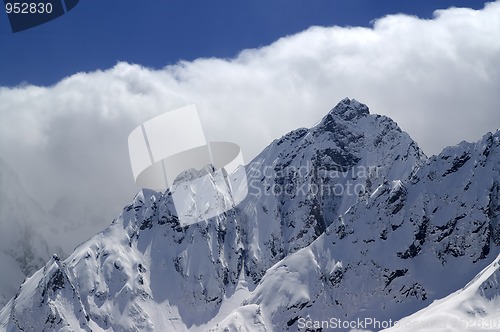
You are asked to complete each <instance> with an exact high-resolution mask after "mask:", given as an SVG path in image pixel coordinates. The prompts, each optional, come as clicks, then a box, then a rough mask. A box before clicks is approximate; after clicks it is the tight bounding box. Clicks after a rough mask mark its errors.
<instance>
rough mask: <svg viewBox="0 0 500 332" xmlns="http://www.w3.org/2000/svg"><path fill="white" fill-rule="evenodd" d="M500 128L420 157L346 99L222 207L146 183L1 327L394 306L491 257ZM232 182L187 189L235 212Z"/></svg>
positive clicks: (386, 315) (245, 318)
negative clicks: (191, 209)
mask: <svg viewBox="0 0 500 332" xmlns="http://www.w3.org/2000/svg"><path fill="white" fill-rule="evenodd" d="M499 138H500V132H497V133H496V134H494V135H493V134H487V135H485V136H484V138H483V139H482V140H481V141H479V142H478V143H475V144H472V143H466V142H462V143H460V144H459V145H457V146H455V147H451V148H447V149H445V150H444V151H443V153H441V154H440V155H438V156H433V157H431V158H429V159H427V158H426V157H425V155H424V154H423V153H422V152H421V151H420V149H419V148H418V146H417V144H416V143H415V142H414V141H412V140H411V138H410V137H409V136H408V135H407V134H406V133H405V132H403V131H401V129H399V127H398V126H397V124H396V123H394V122H393V121H392V120H390V119H389V118H387V117H384V116H379V115H372V114H370V113H369V110H368V108H367V107H366V106H365V105H363V104H360V103H359V102H357V101H355V100H349V99H344V100H342V101H341V102H340V103H339V104H338V105H337V106H336V107H335V108H334V109H332V110H331V111H330V112H329V113H328V114H327V115H326V116H325V117H324V118H323V119H322V120H321V121H320V122H319V123H318V124H317V125H316V126H314V127H313V128H310V129H298V130H296V131H293V132H291V133H289V134H287V135H285V136H284V137H283V138H281V139H279V140H276V141H274V142H273V143H271V145H270V146H268V147H267V148H266V149H265V150H264V151H263V152H262V153H261V154H260V155H259V156H258V157H257V158H256V159H255V160H254V161H253V162H252V163H251V164H250V165H248V166H247V168H246V171H247V177H248V179H249V195H248V196H247V198H246V199H245V200H244V201H243V202H242V203H241V204H240V205H238V206H237V207H233V208H232V209H230V210H229V211H226V212H224V213H220V214H219V215H218V216H217V217H214V218H212V219H210V220H205V221H202V222H199V223H196V224H192V225H188V226H182V225H181V224H180V223H179V221H178V219H177V216H176V212H175V208H174V206H173V203H172V198H171V194H170V191H167V192H165V193H157V192H154V191H151V190H147V189H144V190H142V191H141V192H140V193H139V194H138V195H137V196H136V197H135V199H134V201H133V203H132V204H131V205H129V206H127V207H126V208H125V209H124V210H123V211H122V213H121V214H120V216H119V217H118V218H117V219H116V220H115V221H113V224H112V225H111V226H110V227H109V228H108V229H106V230H105V231H103V232H102V233H100V234H98V235H96V236H95V237H93V238H92V239H91V240H89V241H87V242H86V243H84V244H82V245H81V246H79V247H78V248H77V249H76V250H75V252H74V253H73V254H72V255H70V256H69V257H68V258H67V259H65V260H62V259H59V258H58V257H57V256H55V257H53V258H52V259H51V260H50V261H49V262H48V263H47V264H46V265H45V267H44V268H43V269H41V270H39V271H38V272H36V273H35V274H34V275H33V276H32V277H31V278H30V279H28V280H27V281H26V282H25V283H24V284H23V286H22V287H21V289H20V291H19V293H18V294H17V295H16V297H14V298H13V299H12V300H11V301H10V302H9V304H8V305H7V306H6V307H5V308H4V309H3V310H2V311H0V331H17V330H24V331H34V330H42V329H46V330H68V331H76V330H92V331H105V330H114V331H119V330H124V331H128V330H130V331H132V330H141V331H143V330H145V331H148V330H150V331H153V330H155V331H170V330H178V331H187V330H189V331H207V330H213V331H239V330H241V331H287V330H289V331H297V330H300V331H303V330H305V328H304V323H305V322H310V323H312V322H314V321H319V320H325V319H330V318H341V319H345V320H352V319H358V318H363V317H373V318H376V319H380V320H383V319H393V320H394V319H400V318H401V317H404V316H407V315H409V314H411V313H413V312H415V311H417V310H420V309H422V308H424V307H425V306H427V305H429V304H430V303H431V302H432V301H433V300H435V299H439V298H442V297H444V296H446V295H448V294H450V293H451V292H453V291H456V290H457V289H459V288H461V287H463V285H464V284H465V283H466V282H467V281H468V280H471V279H472V278H473V277H474V275H476V274H477V273H478V272H479V271H480V270H481V269H483V268H484V267H486V266H487V265H488V264H489V263H490V262H491V261H492V260H493V258H494V257H496V256H497V255H498V253H499V250H498V245H499V244H500V239H499V236H500V229H499V226H498V218H499V213H500V201H499V200H498V197H499V196H498V191H499V188H500V185H499V183H500V181H499V176H500V171H499V169H498V167H499V165H500V143H499ZM207 171H210V169H207ZM184 176H189V174H187V175H184ZM225 183H226V181H225V180H224V179H223V178H221V177H220V174H216V173H213V175H212V177H211V179H210V181H209V182H207V183H204V184H203V185H204V186H212V187H213V189H216V190H217V191H218V194H217V195H215V196H214V197H205V196H204V192H206V191H202V190H197V189H199V188H190V190H191V191H192V193H193V195H194V196H193V197H192V200H191V201H192V202H198V203H197V204H201V203H203V202H212V206H210V207H209V208H212V209H217V208H218V207H219V208H220V210H221V211H224V210H226V206H227V204H231V201H232V200H231V197H230V190H229V188H227V186H224V184H225ZM174 186H177V187H175V188H179V189H182V186H184V184H183V183H182V182H177V183H176V184H175V185H174ZM175 188H174V189H175ZM443 280H446V282H443Z"/></svg>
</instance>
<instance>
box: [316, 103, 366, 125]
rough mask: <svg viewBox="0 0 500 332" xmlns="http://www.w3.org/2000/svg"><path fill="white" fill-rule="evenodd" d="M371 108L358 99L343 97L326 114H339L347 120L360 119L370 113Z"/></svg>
mask: <svg viewBox="0 0 500 332" xmlns="http://www.w3.org/2000/svg"><path fill="white" fill-rule="evenodd" d="M369 114H370V110H369V108H368V106H366V105H365V104H362V103H360V102H359V101H357V100H356V99H349V98H347V97H346V98H344V99H342V100H341V101H340V102H339V103H338V104H337V105H336V106H335V107H334V108H332V110H331V111H330V112H329V113H328V115H327V116H326V117H327V118H328V116H330V117H331V116H332V115H333V116H338V117H339V118H341V119H342V120H345V121H353V120H355V121H356V120H359V119H360V118H361V117H363V116H366V115H369Z"/></svg>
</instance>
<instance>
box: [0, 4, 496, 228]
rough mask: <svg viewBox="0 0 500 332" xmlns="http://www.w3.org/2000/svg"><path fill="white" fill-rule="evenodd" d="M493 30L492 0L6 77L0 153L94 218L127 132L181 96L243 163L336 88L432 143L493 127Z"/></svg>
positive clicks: (117, 177)
mask: <svg viewBox="0 0 500 332" xmlns="http://www.w3.org/2000/svg"><path fill="white" fill-rule="evenodd" d="M499 31H500V1H497V2H494V3H490V4H487V6H486V7H485V8H484V9H483V10H479V11H475V10H470V9H459V8H452V9H447V10H441V11H437V12H436V13H435V17H434V19H432V20H422V19H419V18H416V17H410V16H405V15H391V16H387V17H384V18H381V19H378V20H376V21H375V22H374V24H373V28H357V27H352V28H344V27H311V28H310V29H308V30H306V31H303V32H301V33H299V34H296V35H293V36H288V37H285V38H282V39H280V40H278V41H276V42H275V43H273V44H271V45H269V46H266V47H263V48H260V49H251V50H245V51H243V52H242V53H241V54H240V55H239V56H238V57H236V58H235V59H198V60H196V61H193V62H181V63H178V64H176V65H173V66H168V67H166V68H164V69H161V70H152V69H148V68H144V67H141V66H140V65H134V64H128V63H118V64H117V65H116V66H115V67H113V68H111V69H108V70H105V71H98V72H91V73H77V74H75V75H73V76H71V77H68V78H66V79H64V80H62V81H61V82H59V83H58V84H56V85H54V86H50V87H36V86H31V85H25V86H20V87H3V88H0V158H2V159H3V160H5V161H6V162H7V163H8V164H9V165H10V166H11V167H12V168H14V169H15V170H16V172H17V173H18V174H19V176H20V178H21V180H22V182H23V184H24V186H25V187H26V189H27V191H28V192H29V193H30V194H31V195H32V196H33V197H34V198H35V199H36V200H37V201H39V202H40V203H41V204H42V206H44V207H45V208H47V209H50V208H51V206H52V205H54V204H55V203H56V202H57V200H58V199H60V198H61V197H63V198H64V199H65V200H66V201H67V203H66V204H68V206H72V204H73V206H75V209H76V206H80V207H81V206H92V209H93V211H95V213H97V211H99V213H98V214H101V213H104V214H103V215H104V216H105V217H104V218H103V219H102V220H100V221H96V225H99V226H98V227H102V225H105V224H106V223H108V222H109V221H110V218H112V217H113V216H115V215H116V214H117V213H118V212H119V209H120V207H121V206H123V205H125V204H126V203H127V202H129V201H130V199H131V197H132V196H133V194H134V193H135V192H136V191H137V188H135V186H134V183H133V178H132V172H131V170H130V165H129V159H128V150H127V136H128V134H129V133H130V132H131V130H132V129H133V128H134V127H136V126H137V125H138V124H140V123H141V122H143V121H144V120H147V119H149V118H151V117H153V116H154V115H157V114H160V113H162V112H165V111H168V110H171V109H174V108H177V107H181V106H184V105H186V104H191V103H194V104H196V105H197V107H198V110H199V112H200V115H201V117H202V122H203V125H204V127H205V132H206V136H207V139H208V140H211V141H214V140H221V141H232V142H235V143H238V144H239V145H240V146H241V147H242V149H243V153H244V156H245V158H246V160H247V162H248V161H250V160H251V158H253V157H254V156H255V155H256V154H257V153H258V152H259V151H260V150H262V149H263V148H264V147H265V146H266V145H267V144H269V143H270V142H271V141H272V140H273V139H275V138H278V137H279V136H281V135H283V134H285V133H286V132H288V131H289V130H292V129H295V128H297V127H308V126H312V125H313V124H314V123H316V122H317V121H318V120H320V119H321V117H322V116H323V115H324V114H326V112H327V111H328V110H329V109H330V108H331V107H333V106H334V105H335V104H336V103H337V102H338V101H339V100H340V99H342V98H343V97H346V96H348V97H350V98H356V99H357V100H359V101H361V102H363V103H366V104H367V105H368V106H369V107H370V109H371V112H373V113H378V114H385V115H388V116H390V117H391V118H393V119H394V120H395V121H397V122H398V124H399V125H400V127H401V128H402V129H403V130H405V131H407V132H408V133H409V134H410V135H411V136H412V137H413V139H415V140H416V141H417V142H418V143H419V145H420V146H421V147H422V148H423V149H424V151H425V152H426V153H427V154H435V153H438V152H439V151H440V150H441V149H442V148H443V147H445V146H447V145H454V144H456V143H458V142H459V141H461V140H463V139H465V140H470V141H475V140H477V139H479V137H480V136H481V135H483V134H484V133H486V132H487V131H494V130H496V128H498V127H500V107H499V102H500V97H499V94H498V91H500V38H498V32H499ZM171 144H175V142H171ZM0 185H1V184H0ZM71 201H73V203H71ZM68 210H69V212H68V213H71V211H73V210H71V208H68ZM75 211H76V210H75ZM103 211H104V212H103ZM75 214H76V212H75V213H73V215H75ZM79 218H80V217H76V219H79ZM89 218H90V217H89ZM79 221H81V220H79ZM77 222H78V220H77Z"/></svg>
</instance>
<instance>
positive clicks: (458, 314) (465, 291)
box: [384, 256, 500, 332]
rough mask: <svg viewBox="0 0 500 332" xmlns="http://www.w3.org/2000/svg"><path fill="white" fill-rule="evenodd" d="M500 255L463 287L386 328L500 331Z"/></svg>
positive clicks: (466, 331)
mask: <svg viewBox="0 0 500 332" xmlns="http://www.w3.org/2000/svg"><path fill="white" fill-rule="evenodd" d="M499 280H500V256H499V257H497V258H496V259H495V261H494V262H493V263H491V264H490V265H489V266H487V267H486V268H485V269H484V270H483V271H481V272H480V273H479V274H478V275H477V276H476V277H475V278H474V279H473V280H472V281H471V282H470V283H468V284H467V285H466V286H465V287H464V288H462V289H460V290H459V291H456V292H455V293H453V294H451V295H449V296H447V297H446V298H444V299H442V300H437V301H435V302H434V303H432V304H431V305H430V306H428V307H426V308H425V309H422V310H420V311H419V312H417V313H415V314H413V315H411V316H409V317H405V318H404V319H401V320H400V321H398V322H397V323H395V326H394V327H393V328H391V329H386V330H384V331H387V332H389V331H412V332H413V331H450V330H455V331H464V332H469V331H481V330H491V331H498V330H500V286H499Z"/></svg>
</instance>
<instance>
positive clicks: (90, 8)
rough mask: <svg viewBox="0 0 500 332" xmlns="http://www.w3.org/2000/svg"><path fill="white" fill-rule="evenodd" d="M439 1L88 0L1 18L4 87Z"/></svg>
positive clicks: (196, 53) (171, 57)
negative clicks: (17, 23) (20, 25)
mask: <svg viewBox="0 0 500 332" xmlns="http://www.w3.org/2000/svg"><path fill="white" fill-rule="evenodd" d="M450 6H460V7H470V8H474V9H479V8H482V7H483V6H484V1H464V0H458V1H457V0H455V1H452V0H440V1H410V0H397V1H395V0H377V1H374V0H307V1H306V0H203V1H194V0H145V1H139V0H83V1H80V3H79V4H78V6H76V7H75V8H74V9H73V10H72V11H70V12H68V13H67V14H66V15H64V16H62V17H60V18H58V19H55V20H53V21H51V22H49V23H46V24H44V25H41V26H38V27H35V28H33V29H29V30H25V31H22V32H18V33H15V34H14V33H12V32H11V29H10V26H9V25H8V20H7V15H6V14H5V13H4V12H2V13H1V14H0V86H15V85H18V84H21V83H30V84H35V85H44V86H46V85H52V84H55V83H56V82H57V81H59V80H60V79H62V78H64V77H66V76H69V75H71V74H74V73H76V72H81V71H84V72H88V71H94V70H96V69H107V68H110V67H112V66H114V65H115V64H116V63H117V62H118V61H126V62H129V63H137V64H141V65H143V66H146V67H151V68H163V67H164V66H166V65H169V64H174V63H177V62H178V61H179V60H194V59H196V58H200V57H222V58H232V57H235V56H236V55H237V54H238V53H239V52H240V51H241V50H243V49H248V48H256V47H260V46H264V45H268V44H271V43H272V42H274V41H275V40H277V39H279V38H280V37H284V36H287V35H291V34H294V33H297V32H299V31H302V30H305V29H306V28H308V27H310V26H313V25H319V26H333V25H338V26H370V24H371V21H372V20H373V19H376V18H380V17H382V16H385V15H387V14H395V13H406V14H410V15H416V16H418V17H421V18H431V17H432V13H433V11H434V10H435V9H438V8H447V7H450Z"/></svg>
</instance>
